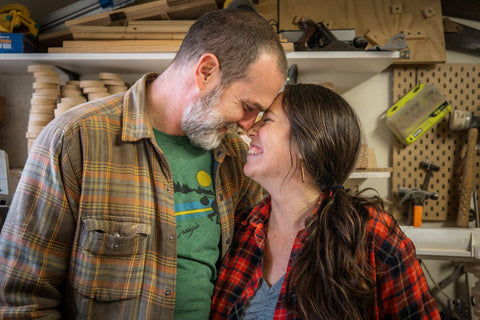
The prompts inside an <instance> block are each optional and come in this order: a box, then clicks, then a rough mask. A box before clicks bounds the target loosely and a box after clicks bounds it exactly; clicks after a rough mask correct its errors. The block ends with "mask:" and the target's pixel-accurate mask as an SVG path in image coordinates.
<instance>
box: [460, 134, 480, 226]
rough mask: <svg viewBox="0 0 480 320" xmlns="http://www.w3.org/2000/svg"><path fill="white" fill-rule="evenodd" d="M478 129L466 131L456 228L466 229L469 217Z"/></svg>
mask: <svg viewBox="0 0 480 320" xmlns="http://www.w3.org/2000/svg"><path fill="white" fill-rule="evenodd" d="M477 138H478V129H477V128H470V129H468V138H467V152H466V154H465V160H464V167H463V177H462V184H461V185H460V193H459V200H458V213H457V226H459V227H468V221H469V216H470V200H471V197H472V191H473V176H474V170H475V168H474V165H475V146H476V144H477Z"/></svg>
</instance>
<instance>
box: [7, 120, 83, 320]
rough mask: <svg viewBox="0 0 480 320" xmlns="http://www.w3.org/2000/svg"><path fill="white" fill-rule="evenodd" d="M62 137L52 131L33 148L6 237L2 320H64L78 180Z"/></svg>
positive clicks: (14, 200)
mask: <svg viewBox="0 0 480 320" xmlns="http://www.w3.org/2000/svg"><path fill="white" fill-rule="evenodd" d="M64 151H65V150H64V146H63V134H62V131H61V130H59V129H58V128H56V127H55V126H53V125H49V126H48V127H47V128H45V130H44V131H43V132H42V133H41V135H40V136H39V137H38V138H37V142H36V144H35V145H34V146H33V147H32V149H31V151H30V154H29V157H28V160H27V162H26V164H25V168H24V170H23V173H22V177H21V179H20V182H19V184H18V187H17V190H16V192H15V195H14V197H13V200H12V204H11V206H10V209H9V212H8V215H7V218H6V220H5V224H4V226H3V229H2V233H1V235H0V318H19V319H28V318H45V319H57V318H60V317H61V314H60V312H59V311H58V310H57V308H58V307H59V305H60V304H61V303H62V300H63V298H64V297H63V292H61V291H60V289H59V288H60V287H61V286H62V284H63V283H64V281H65V277H66V273H67V268H68V263H69V259H70V254H71V250H72V248H71V246H72V240H73V237H74V234H75V222H74V218H73V217H72V211H71V209H70V207H71V205H72V199H73V198H70V202H69V201H68V200H67V194H68V193H69V192H74V190H73V189H74V188H76V187H75V186H76V180H77V179H75V175H74V172H73V170H72V166H71V163H70V160H69V158H68V157H67V156H66V152H64Z"/></svg>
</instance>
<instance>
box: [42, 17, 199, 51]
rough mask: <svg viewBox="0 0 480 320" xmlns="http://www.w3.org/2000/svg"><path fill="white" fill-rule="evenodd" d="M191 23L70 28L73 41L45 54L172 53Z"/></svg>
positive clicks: (143, 22)
mask: <svg viewBox="0 0 480 320" xmlns="http://www.w3.org/2000/svg"><path fill="white" fill-rule="evenodd" d="M193 22H194V20H138V21H129V22H128V25H127V26H74V27H71V28H70V31H71V32H72V36H73V39H74V40H73V41H63V46H62V47H61V48H55V47H54V48H49V49H48V52H49V53H89V52H109V53H112V52H119V53H121V52H176V51H178V49H179V48H180V45H181V44H182V40H183V38H184V37H185V34H186V33H187V31H188V28H190V26H191V25H192V24H193Z"/></svg>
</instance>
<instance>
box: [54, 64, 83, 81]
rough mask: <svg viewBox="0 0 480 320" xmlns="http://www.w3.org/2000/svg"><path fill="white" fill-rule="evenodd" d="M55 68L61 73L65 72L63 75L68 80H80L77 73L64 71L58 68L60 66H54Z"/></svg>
mask: <svg viewBox="0 0 480 320" xmlns="http://www.w3.org/2000/svg"><path fill="white" fill-rule="evenodd" d="M55 67H56V68H58V69H60V70H62V71H63V72H65V74H66V75H67V76H68V79H69V80H80V74H79V73H77V72H74V71H71V70H68V69H65V68H63V67H60V66H55Z"/></svg>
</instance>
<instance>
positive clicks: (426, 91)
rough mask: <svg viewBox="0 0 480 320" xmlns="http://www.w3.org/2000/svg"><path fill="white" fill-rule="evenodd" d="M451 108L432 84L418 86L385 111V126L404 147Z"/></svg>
mask: <svg viewBox="0 0 480 320" xmlns="http://www.w3.org/2000/svg"><path fill="white" fill-rule="evenodd" d="M451 110H452V106H451V105H450V104H449V103H448V101H447V99H445V97H444V96H443V95H442V93H441V92H440V90H438V89H437V87H435V86H434V85H433V84H419V85H417V86H416V87H415V88H413V89H412V90H411V91H409V92H408V93H407V94H406V95H405V96H404V97H403V98H401V99H400V100H399V101H398V102H397V103H395V104H394V105H393V106H392V107H391V108H390V109H388V111H387V126H388V127H389V128H390V129H391V130H392V132H393V133H394V134H395V136H396V137H397V138H398V139H399V140H400V141H401V142H402V143H403V144H405V145H409V144H412V143H414V142H415V141H416V140H417V139H418V138H420V136H422V135H423V134H424V133H425V132H427V131H428V130H429V129H430V128H431V127H433V126H434V125H436V124H437V123H438V122H439V121H440V120H442V118H443V117H445V115H446V114H447V113H449V112H450V111H451Z"/></svg>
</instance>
